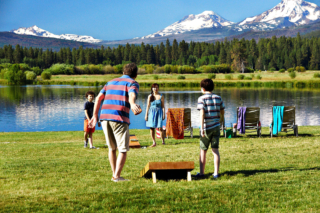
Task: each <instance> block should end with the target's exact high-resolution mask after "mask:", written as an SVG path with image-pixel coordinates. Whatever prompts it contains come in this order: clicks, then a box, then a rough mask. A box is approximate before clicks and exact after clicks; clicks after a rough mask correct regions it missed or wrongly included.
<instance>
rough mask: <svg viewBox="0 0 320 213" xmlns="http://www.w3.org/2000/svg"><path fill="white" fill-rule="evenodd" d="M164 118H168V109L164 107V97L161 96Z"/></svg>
mask: <svg viewBox="0 0 320 213" xmlns="http://www.w3.org/2000/svg"><path fill="white" fill-rule="evenodd" d="M161 107H162V120H164V119H166V109H165V107H164V97H163V96H162V97H161Z"/></svg>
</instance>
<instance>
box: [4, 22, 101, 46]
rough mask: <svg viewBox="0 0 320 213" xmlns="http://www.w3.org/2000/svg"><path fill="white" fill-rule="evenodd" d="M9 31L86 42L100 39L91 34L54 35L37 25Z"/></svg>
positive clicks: (96, 41) (97, 41) (94, 41)
mask: <svg viewBox="0 0 320 213" xmlns="http://www.w3.org/2000/svg"><path fill="white" fill-rule="evenodd" d="M10 32H13V33H16V34H21V35H33V36H40V37H48V38H58V39H65V40H73V41H79V42H88V43H99V42H101V41H102V40H99V39H95V38H93V37H92V36H79V35H75V34H61V35H55V34H53V33H50V32H48V31H46V30H44V29H41V28H39V27H37V26H36V25H34V26H32V27H29V28H25V27H20V28H19V29H17V30H11V31H10Z"/></svg>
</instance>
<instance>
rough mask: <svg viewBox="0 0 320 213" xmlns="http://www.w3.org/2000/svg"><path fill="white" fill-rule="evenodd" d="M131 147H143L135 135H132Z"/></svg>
mask: <svg viewBox="0 0 320 213" xmlns="http://www.w3.org/2000/svg"><path fill="white" fill-rule="evenodd" d="M129 147H130V148H141V145H140V143H139V141H138V138H137V137H136V136H135V135H130V142H129Z"/></svg>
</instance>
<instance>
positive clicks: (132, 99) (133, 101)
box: [129, 92, 140, 114]
mask: <svg viewBox="0 0 320 213" xmlns="http://www.w3.org/2000/svg"><path fill="white" fill-rule="evenodd" d="M136 99H137V96H136V93H134V92H130V93H129V103H130V107H131V110H132V111H133V112H134V114H138V113H139V109H140V106H139V105H138V104H136Z"/></svg>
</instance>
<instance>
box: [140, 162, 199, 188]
mask: <svg viewBox="0 0 320 213" xmlns="http://www.w3.org/2000/svg"><path fill="white" fill-rule="evenodd" d="M193 169H194V162H193V161H187V162H149V163H147V165H146V166H145V167H144V168H143V169H142V171H141V172H140V177H145V178H151V177H152V180H153V183H156V182H157V178H158V179H165V180H168V179H187V180H188V181H191V171H192V170H193Z"/></svg>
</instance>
